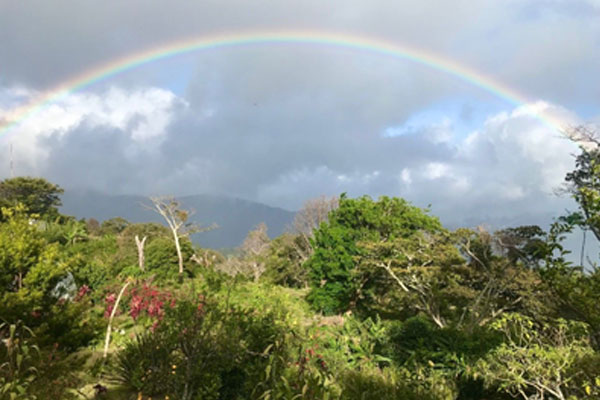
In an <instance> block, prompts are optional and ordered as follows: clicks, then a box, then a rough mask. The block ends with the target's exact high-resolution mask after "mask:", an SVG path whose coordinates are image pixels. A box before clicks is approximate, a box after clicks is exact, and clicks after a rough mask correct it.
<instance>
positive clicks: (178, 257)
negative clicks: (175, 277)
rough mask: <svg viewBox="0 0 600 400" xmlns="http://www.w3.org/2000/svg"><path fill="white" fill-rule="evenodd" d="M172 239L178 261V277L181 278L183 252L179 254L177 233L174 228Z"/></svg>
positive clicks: (179, 247)
mask: <svg viewBox="0 0 600 400" xmlns="http://www.w3.org/2000/svg"><path fill="white" fill-rule="evenodd" d="M173 239H175V249H177V259H178V261H179V279H181V278H182V277H183V254H181V245H180V244H179V235H178V234H177V231H176V230H173Z"/></svg>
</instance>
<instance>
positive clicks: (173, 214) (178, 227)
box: [145, 196, 214, 279]
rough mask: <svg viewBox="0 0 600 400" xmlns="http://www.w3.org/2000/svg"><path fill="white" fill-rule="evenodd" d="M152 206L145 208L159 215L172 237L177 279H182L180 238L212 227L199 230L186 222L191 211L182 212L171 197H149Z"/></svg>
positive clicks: (179, 205) (177, 202)
mask: <svg viewBox="0 0 600 400" xmlns="http://www.w3.org/2000/svg"><path fill="white" fill-rule="evenodd" d="M150 201H151V202H152V206H145V207H146V208H148V209H150V210H153V211H155V212H157V213H158V214H160V215H161V216H162V217H163V218H164V219H165V221H166V222H167V225H168V226H169V229H170V230H171V234H172V235H173V242H174V243H175V249H176V251H177V259H178V264H179V277H180V279H182V278H183V254H182V252H181V242H180V240H181V238H184V237H189V235H191V234H193V233H198V232H205V231H207V230H210V229H213V228H214V226H213V227H208V228H200V227H199V226H197V225H194V224H192V223H190V222H188V219H189V217H190V216H191V215H192V212H191V211H187V210H184V209H183V208H181V204H180V203H179V201H177V200H175V198H173V197H171V196H163V197H150Z"/></svg>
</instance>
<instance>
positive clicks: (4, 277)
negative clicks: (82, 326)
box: [0, 206, 67, 321]
mask: <svg viewBox="0 0 600 400" xmlns="http://www.w3.org/2000/svg"><path fill="white" fill-rule="evenodd" d="M2 212H3V215H4V216H5V218H6V219H7V220H6V222H5V223H3V224H1V225H0V298H1V301H0V315H2V316H4V318H10V319H23V320H25V321H27V320H30V319H31V316H30V315H29V314H30V313H31V312H33V311H38V310H39V311H43V310H47V309H48V308H49V307H50V305H51V304H52V303H54V302H55V301H56V298H57V294H56V293H54V289H55V288H56V286H57V284H58V283H59V282H60V281H61V280H62V279H64V278H65V276H66V272H67V263H66V262H65V261H63V260H61V257H60V253H59V248H58V246H57V245H55V244H54V245H48V244H47V243H46V241H45V240H44V239H43V237H42V235H41V234H40V232H39V231H38V229H37V228H36V226H35V225H34V224H32V223H30V219H29V216H28V215H27V214H25V211H24V208H23V207H22V206H17V207H16V208H14V209H2Z"/></svg>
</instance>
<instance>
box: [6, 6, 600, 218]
mask: <svg viewBox="0 0 600 400" xmlns="http://www.w3.org/2000/svg"><path fill="white" fill-rule="evenodd" d="M598 10H599V9H598V3H597V0H589V1H585V0H573V1H571V0H569V1H562V0H544V1H534V0H524V1H523V0H509V1H507V2H497V1H493V0H482V1H477V2H473V1H471V0H457V1H454V2H448V1H442V0H438V1H430V2H423V1H420V0H409V1H403V2H394V1H387V0H373V1H370V2H364V1H358V0H343V1H342V0H332V1H327V2H323V1H317V0H306V1H303V2H302V3H298V4H296V5H293V6H291V5H290V3H289V2H272V1H267V0H256V1H252V2H247V1H242V0H226V1H203V2H192V1H184V0H182V1H173V2H170V3H169V5H168V7H165V6H164V5H161V3H156V2H147V1H145V0H131V1H127V2H122V3H119V4H118V5H113V4H110V5H106V4H100V3H98V2H93V1H87V2H70V1H66V0H55V1H52V2H48V1H43V0H31V1H28V2H4V3H2V4H1V5H0V41H1V42H2V46H0V59H1V60H2V75H1V76H0V119H2V118H3V116H4V117H6V114H7V113H9V112H10V110H11V109H12V108H13V107H15V106H17V105H19V104H23V103H25V102H26V101H27V99H29V98H31V97H34V96H35V95H36V94H37V93H39V92H41V91H44V90H45V89H47V88H48V87H54V86H55V85H57V84H58V83H60V82H61V81H63V80H66V79H70V78H72V77H73V76H76V75H78V74H80V73H82V72H83V71H87V70H89V69H91V68H92V67H94V66H98V65H101V64H104V63H107V62H109V61H111V60H116V59H122V58H123V57H125V56H128V55H131V54H133V53H136V52H139V51H141V50H143V49H150V48H156V47H157V46H159V45H162V44H164V43H170V42H173V41H176V40H181V39H182V38H187V37H199V36H201V35H206V34H211V33H214V32H240V31H246V30H255V29H257V30H265V31H269V30H279V29H282V28H287V29H292V30H295V29H298V30H308V31H310V30H325V31H336V32H346V33H349V34H352V35H356V36H369V37H380V38H383V39H385V40H387V41H389V42H392V43H401V44H407V45H410V46H412V47H415V48H418V49H424V50H428V51H430V52H432V53H434V54H437V55H439V56H443V57H446V58H449V59H452V60H456V61H457V62H459V63H462V64H465V65H468V66H471V67H472V68H473V69H476V70H478V71H480V73H482V74H483V75H486V76H488V77H490V78H492V79H495V80H497V81H500V82H503V83H504V84H505V85H506V86H508V87H512V88H513V89H514V90H516V91H517V92H519V93H522V94H523V95H524V96H525V97H527V98H531V99H533V100H535V99H546V101H540V102H535V101H532V102H531V103H530V104H528V106H527V107H517V108H515V107H514V106H513V105H511V104H509V103H507V101H506V100H505V99H502V98H499V97H498V96H497V95H494V94H493V93H490V92H486V91H484V90H482V89H481V88H478V87H474V86H472V85H468V84H466V83H465V82H463V81H461V80H459V79H457V78H456V77H452V76H450V75H447V74H443V73H440V72H438V71H434V70H432V69H429V68H426V67H423V66H420V65H417V64H414V63H411V62H408V61H405V60H404V61H403V60H399V59H395V58H390V57H385V56H381V55H375V54H372V53H369V52H357V51H349V50H347V49H346V50H344V49H340V48H337V47H335V46H313V45H298V44H297V45H268V46H264V45H261V46H242V47H232V48H221V49H215V50H210V51H205V52H199V53H194V54H189V55H187V56H182V57H176V58H174V59H171V60H165V61H161V62H156V63H152V64H150V65H146V66H142V67H140V68H138V69H135V70H132V71H129V72H126V73H123V74H121V75H117V76H115V77H113V78H111V79H110V80H107V81H104V82H99V83H97V84H95V85H93V86H90V87H88V88H87V89H86V90H85V91H80V92H78V93H76V94H74V95H71V96H68V97H66V98H65V99H64V100H63V101H61V102H58V103H55V104H52V105H50V106H49V107H47V108H46V109H44V110H43V111H42V112H40V113H38V114H37V115H36V116H35V117H32V118H30V119H28V120H27V121H25V122H24V123H23V124H22V125H21V126H20V127H18V128H17V129H15V130H14V132H12V133H10V134H9V135H6V136H4V137H0V146H2V147H1V148H0V149H1V151H6V150H5V149H7V147H8V146H7V145H8V144H9V143H12V144H13V146H14V149H15V154H14V158H15V161H16V167H17V172H18V173H23V174H39V175H44V176H46V177H48V178H49V179H51V180H54V181H56V182H58V183H60V184H61V185H63V186H65V187H67V188H71V187H86V188H93V189H96V190H102V191H108V192H111V193H136V194H152V193H173V194H179V195H183V194H195V193H202V192H209V193H223V194H228V195H235V196H239V197H246V198H250V199H256V200H260V201H264V202H266V203H269V204H272V205H279V206H283V207H285V208H289V209H294V208H297V207H299V206H300V205H301V204H302V203H303V202H304V200H306V199H307V198H309V197H313V196H317V195H320V194H331V195H334V194H339V193H340V192H343V191H346V192H348V193H349V194H350V195H362V194H371V195H373V196H378V195H382V194H387V195H396V196H403V197H406V198H408V199H409V200H411V201H413V202H415V204H417V205H420V206H426V205H428V204H431V205H432V207H433V210H434V212H435V213H437V214H439V215H441V216H442V218H443V219H444V221H448V223H451V224H456V225H458V224H476V223H479V222H481V221H495V222H494V223H498V224H503V223H509V222H510V221H516V220H517V219H516V218H521V217H522V220H523V221H525V220H532V221H538V220H542V219H545V220H547V219H548V216H549V215H552V214H556V213H557V212H558V213H559V212H561V211H562V210H563V209H564V208H565V207H570V206H571V205H572V204H571V203H570V202H569V200H568V199H560V198H556V197H554V196H553V194H552V192H553V189H554V188H555V187H556V186H558V185H560V183H561V182H562V180H563V178H564V174H565V173H566V172H567V171H568V170H569V169H571V168H572V167H573V165H572V164H573V159H572V157H571V153H573V152H576V151H577V149H576V148H575V147H574V146H573V145H571V144H570V143H569V142H568V141H566V140H564V139H562V138H560V137H558V136H557V134H556V133H555V132H552V131H551V130H550V129H549V128H548V127H547V126H546V125H544V124H543V123H541V122H540V121H539V120H536V119H535V118H533V117H531V116H530V114H529V113H528V108H537V109H538V110H541V111H545V112H547V113H549V114H551V115H552V116H553V117H555V118H556V119H559V120H561V121H567V122H572V123H578V122H581V120H580V119H579V118H577V117H575V116H574V113H579V114H582V115H583V116H584V117H590V118H594V117H595V118H598V116H597V111H596V110H597V109H598V100H597V99H598V92H597V88H598V87H600V75H599V74H598V73H597V70H598V66H599V65H600V51H599V50H600V49H598V46H599V45H600V42H598V41H597V38H598V37H600V18H593V17H590V15H596V13H598ZM594 114H595V115H594ZM2 159H4V157H2ZM7 164H8V163H1V164H0V174H2V176H7V175H8V173H9V171H8V165H7Z"/></svg>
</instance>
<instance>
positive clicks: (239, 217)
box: [61, 190, 294, 249]
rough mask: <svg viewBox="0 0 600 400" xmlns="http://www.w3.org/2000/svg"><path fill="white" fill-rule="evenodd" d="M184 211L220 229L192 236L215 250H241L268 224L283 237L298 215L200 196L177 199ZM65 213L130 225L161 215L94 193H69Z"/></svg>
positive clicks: (129, 199) (126, 199)
mask: <svg viewBox="0 0 600 400" xmlns="http://www.w3.org/2000/svg"><path fill="white" fill-rule="evenodd" d="M177 200H179V201H180V202H181V204H182V207H183V208H185V209H187V210H194V212H195V213H194V215H192V216H191V218H190V221H191V222H194V223H197V224H200V225H201V226H210V225H212V224H216V225H217V226H218V228H217V229H213V230H211V231H208V232H203V233H198V234H195V235H193V236H192V240H193V242H194V243H196V244H198V245H200V246H202V247H209V248H214V249H222V248H233V247H237V246H239V245H240V244H241V243H242V242H243V240H244V238H245V237H246V234H247V233H248V231H250V230H251V229H253V228H254V227H256V225H258V224H260V223H261V222H264V223H265V224H266V225H267V227H268V233H269V236H270V237H271V238H273V237H276V236H279V235H281V234H282V233H283V232H284V231H285V229H286V228H287V227H288V226H289V225H290V223H291V222H292V219H293V218H294V212H291V211H288V210H284V209H282V208H277V207H270V206H267V205H265V204H261V203H257V202H253V201H249V200H244V199H238V198H233V197H227V196H220V195H210V194H199V195H194V196H183V197H177ZM62 203H63V206H62V207H61V212H62V213H64V214H67V215H73V216H75V217H77V218H86V219H88V218H95V219H97V220H98V221H100V222H102V221H105V220H107V219H110V218H114V217H122V218H125V219H126V220H128V221H130V222H159V223H162V224H164V220H163V219H162V217H161V216H160V215H158V214H157V213H154V212H152V211H150V210H147V209H146V208H144V207H143V206H142V204H147V205H149V204H151V203H150V200H149V199H148V198H147V197H144V196H134V195H108V194H102V193H98V192H91V191H73V190H66V191H65V194H64V195H63V196H62Z"/></svg>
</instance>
